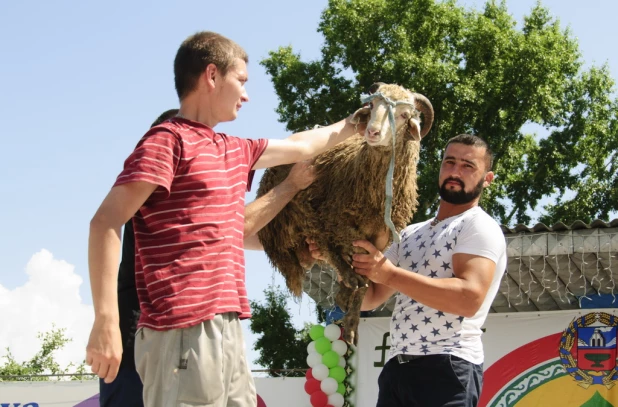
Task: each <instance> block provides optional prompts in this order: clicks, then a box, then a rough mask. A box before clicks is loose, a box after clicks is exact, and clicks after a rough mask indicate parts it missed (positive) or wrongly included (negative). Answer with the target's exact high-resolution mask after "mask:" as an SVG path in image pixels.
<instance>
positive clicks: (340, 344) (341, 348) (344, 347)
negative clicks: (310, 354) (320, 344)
mask: <svg viewBox="0 0 618 407" xmlns="http://www.w3.org/2000/svg"><path fill="white" fill-rule="evenodd" d="M314 346H315V345H314ZM332 350H334V351H335V352H337V354H338V355H339V356H343V355H345V353H346V352H347V351H348V344H347V343H345V342H344V341H342V340H341V339H337V340H336V341H333V346H332Z"/></svg>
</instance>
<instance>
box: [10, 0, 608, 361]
mask: <svg viewBox="0 0 618 407" xmlns="http://www.w3.org/2000/svg"><path fill="white" fill-rule="evenodd" d="M535 2H536V1H535V0H507V6H508V8H509V11H510V12H511V13H512V15H513V16H514V17H515V18H516V20H517V21H518V22H519V23H521V21H522V17H523V15H524V14H527V13H528V12H529V11H530V9H531V7H532V6H533V5H534V4H535ZM460 4H464V5H466V6H468V7H480V6H482V5H483V4H484V2H482V1H476V0H466V1H460ZM543 4H544V5H545V6H547V7H548V8H549V9H550V12H551V14H552V15H554V16H556V17H558V18H559V19H560V22H561V25H562V26H563V27H567V26H569V27H570V29H571V32H572V34H573V35H574V36H576V37H578V39H579V43H580V49H581V52H582V55H583V59H584V60H585V62H586V65H587V66H590V65H591V64H594V65H597V66H598V65H601V64H604V63H608V64H609V66H610V69H611V72H612V76H613V78H614V79H615V80H616V79H618V54H617V53H616V52H615V51H612V49H614V47H612V46H610V45H608V44H613V42H614V41H615V39H616V38H618V25H617V24H616V23H615V21H614V20H615V18H614V17H615V16H616V15H617V14H618V3H616V2H615V1H613V0H588V1H587V2H585V3H581V2H579V1H574V0H545V1H544V2H543ZM326 5H327V1H326V0H313V1H289V0H288V1H285V0H269V1H262V2H255V1H248V0H238V1H236V2H234V3H231V2H223V1H216V2H213V1H206V0H203V1H182V2H169V1H167V2H164V1H158V0H157V1H149V2H145V1H141V2H120V1H117V0H109V1H106V2H96V3H93V2H78V1H62V0H58V1H54V2H42V1H40V2H32V1H30V2H29V1H24V2H8V1H7V2H2V13H1V14H0V111H2V112H3V114H4V115H5V121H4V123H3V130H2V136H1V137H2V140H4V141H3V145H4V148H3V149H2V154H1V157H2V159H1V160H0V174H2V175H1V178H0V179H1V180H2V184H3V185H4V187H3V197H4V198H3V199H1V200H0V209H1V210H0V221H1V224H2V226H3V229H4V231H5V232H4V233H3V234H2V235H0V259H1V260H2V264H3V266H1V268H0V307H1V309H2V310H3V312H1V313H0V326H2V329H0V357H1V356H3V355H4V349H5V348H6V347H10V349H11V351H12V353H13V355H14V356H15V357H16V359H18V360H25V359H27V358H30V357H32V356H33V355H34V353H35V352H36V351H38V350H39V346H38V340H37V339H36V334H37V332H45V331H48V330H49V329H50V328H51V327H52V326H53V324H55V326H56V327H58V328H65V329H66V330H67V336H68V337H70V338H72V339H73V342H72V343H71V344H69V345H68V346H67V347H66V349H65V350H64V351H63V352H62V353H61V354H59V356H58V360H59V361H60V362H61V364H66V363H69V362H73V363H79V362H81V361H82V360H83V358H84V354H85V351H84V349H85V346H86V342H87V339H88V334H89V332H90V327H91V324H92V321H93V310H92V298H91V294H90V287H89V280H88V268H87V240H88V227H89V221H90V219H91V217H92V215H93V214H94V213H95V211H96V209H97V207H98V206H99V204H100V203H101V201H102V199H103V198H104V196H105V195H106V194H107V192H108V191H109V188H110V187H111V185H112V184H113V182H114V180H115V178H116V176H117V175H118V173H119V172H120V171H121V169H122V164H123V161H124V159H125V158H126V157H127V156H128V155H129V154H130V152H131V150H132V149H133V147H134V145H135V143H136V142H137V140H139V138H140V137H141V136H142V135H143V133H144V132H145V131H146V130H147V128H148V126H149V125H150V123H151V122H152V121H153V120H154V119H155V118H156V117H157V116H158V115H159V114H160V113H161V112H163V111H164V110H167V109H169V108H174V107H177V106H178V101H177V97H176V94H175V90H174V85H173V69H172V66H173V59H174V55H175V53H176V50H177V48H178V46H179V45H180V43H181V42H182V41H183V40H184V39H185V38H186V37H187V36H189V35H191V34H193V33H195V32H197V31H202V30H210V31H216V32H219V33H221V34H223V35H225V36H227V37H230V38H232V39H233V40H235V41H236V42H238V43H239V44H240V45H241V46H243V47H244V48H245V49H246V51H247V52H248V54H249V58H250V63H249V82H248V83H247V91H248V94H249V98H250V101H249V103H247V104H245V105H244V107H243V109H242V110H241V112H240V114H239V117H238V119H237V120H236V121H234V122H231V123H224V124H221V125H219V126H217V128H216V130H218V131H222V132H225V133H228V134H233V135H237V136H241V137H246V138H258V137H266V138H284V137H286V136H287V135H289V132H287V131H286V130H285V125H284V124H282V123H279V122H278V120H277V119H278V117H277V114H276V112H275V109H276V107H277V104H278V99H277V96H276V94H275V92H274V89H273V86H272V83H271V82H270V79H269V77H268V76H267V75H266V73H265V71H264V69H263V68H262V67H261V66H260V65H259V61H260V60H261V59H263V58H265V57H267V55H268V52H269V51H270V50H275V49H277V48H278V47H279V46H287V45H292V46H293V49H294V51H295V52H299V53H300V54H301V57H302V59H303V60H305V61H308V60H313V59H316V58H318V57H319V51H320V47H321V45H322V41H323V39H322V37H321V35H320V34H319V33H318V32H317V27H318V23H319V19H320V14H321V12H322V10H323V9H324V8H325V7H326ZM259 176H261V172H259V173H258V176H257V177H256V179H255V181H254V182H255V183H254V188H253V191H255V190H256V189H257V181H258V180H259ZM254 198H255V194H254V192H251V193H249V194H248V195H247V199H246V201H247V202H250V201H252V200H253V199H254ZM246 253H247V259H246V263H247V286H248V291H249V296H250V298H251V299H253V300H258V301H260V300H263V298H264V295H263V291H264V290H265V289H266V288H267V287H268V286H269V285H270V284H273V283H274V284H277V285H280V286H283V285H284V284H283V280H282V279H281V278H280V276H279V274H278V273H277V272H275V271H274V270H273V269H272V268H271V267H270V265H269V263H268V260H267V258H266V256H265V255H264V254H263V253H261V252H246ZM289 309H290V311H291V314H292V316H293V320H294V323H295V324H296V326H297V327H301V326H302V324H303V322H305V321H308V322H314V321H315V318H316V316H315V313H314V311H313V309H314V305H313V303H312V301H310V299H309V298H308V297H307V296H304V297H303V298H302V299H301V300H300V301H297V302H293V301H290V303H289ZM244 327H245V339H246V342H247V349H248V350H249V354H248V359H249V361H250V362H251V366H252V368H256V369H258V368H259V366H257V365H255V364H254V363H252V361H253V360H255V359H256V358H257V357H258V354H257V353H256V352H255V351H252V350H251V348H252V347H253V342H254V341H255V339H256V337H255V336H254V335H252V334H250V332H249V330H248V328H247V327H248V324H247V323H244ZM0 363H1V362H0Z"/></svg>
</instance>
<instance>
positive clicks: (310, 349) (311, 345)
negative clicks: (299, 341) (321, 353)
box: [307, 341, 318, 354]
mask: <svg viewBox="0 0 618 407" xmlns="http://www.w3.org/2000/svg"><path fill="white" fill-rule="evenodd" d="M307 353H309V354H311V353H318V351H317V349H316V348H315V341H311V342H309V345H307Z"/></svg>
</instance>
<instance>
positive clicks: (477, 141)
mask: <svg viewBox="0 0 618 407" xmlns="http://www.w3.org/2000/svg"><path fill="white" fill-rule="evenodd" d="M456 143H459V144H465V145H467V146H473V147H479V148H484V149H485V167H486V170H487V171H491V168H492V166H493V165H494V153H493V152H492V151H491V148H490V147H489V144H487V142H486V141H485V140H483V139H482V138H480V137H479V136H473V135H472V134H458V135H457V136H455V137H453V138H452V139H450V140H449V141H448V142H447V143H446V147H448V146H449V144H456ZM446 147H444V149H445V150H446Z"/></svg>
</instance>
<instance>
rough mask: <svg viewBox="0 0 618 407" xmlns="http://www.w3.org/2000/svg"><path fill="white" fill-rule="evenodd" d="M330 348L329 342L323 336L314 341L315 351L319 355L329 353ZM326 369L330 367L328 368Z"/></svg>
mask: <svg viewBox="0 0 618 407" xmlns="http://www.w3.org/2000/svg"><path fill="white" fill-rule="evenodd" d="M331 347H332V345H331V343H330V341H329V340H328V338H327V337H325V336H323V337H321V338H318V339H316V340H315V350H316V351H317V352H318V353H319V354H320V355H323V354H325V353H326V352H329V351H330V348H331ZM326 366H328V365H326ZM328 367H332V366H328Z"/></svg>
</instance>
